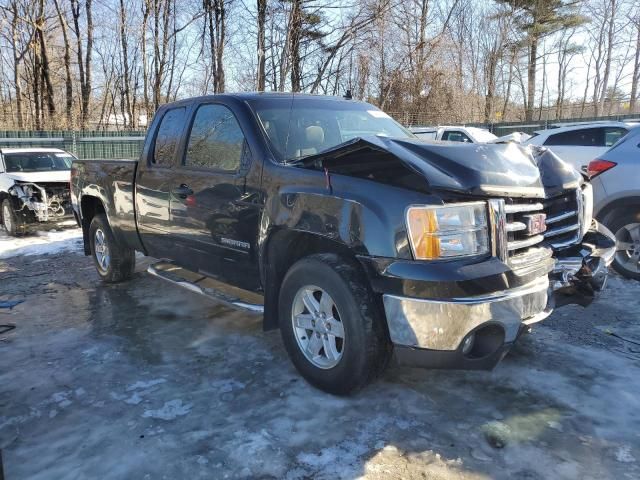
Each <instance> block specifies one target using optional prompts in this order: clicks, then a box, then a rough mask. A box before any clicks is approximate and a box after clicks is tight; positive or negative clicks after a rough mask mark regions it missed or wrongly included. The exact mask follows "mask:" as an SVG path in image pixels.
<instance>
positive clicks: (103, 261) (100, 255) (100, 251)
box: [93, 228, 111, 272]
mask: <svg viewBox="0 0 640 480" xmlns="http://www.w3.org/2000/svg"><path fill="white" fill-rule="evenodd" d="M93 248H94V250H95V255H96V261H97V262H98V267H99V268H100V270H101V271H103V272H106V271H107V270H108V269H109V263H110V262H111V257H110V255H109V246H108V245H107V239H106V238H105V234H104V232H103V231H102V230H101V229H100V228H99V229H97V230H96V233H95V235H94V243H93Z"/></svg>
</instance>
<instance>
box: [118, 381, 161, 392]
mask: <svg viewBox="0 0 640 480" xmlns="http://www.w3.org/2000/svg"><path fill="white" fill-rule="evenodd" d="M165 382H166V380H165V379H164V378H157V379H155V380H148V381H146V382H143V381H138V382H136V383H132V384H131V385H129V386H128V387H127V392H131V391H132V390H142V389H145V388H150V387H153V386H155V385H159V384H161V383H165Z"/></svg>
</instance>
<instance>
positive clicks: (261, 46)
mask: <svg viewBox="0 0 640 480" xmlns="http://www.w3.org/2000/svg"><path fill="white" fill-rule="evenodd" d="M257 1H258V3H257V5H258V75H257V77H258V78H257V79H256V83H257V89H258V91H259V92H264V89H265V83H266V82H265V80H266V79H265V63H266V57H265V50H266V46H265V22H266V19H267V0H257Z"/></svg>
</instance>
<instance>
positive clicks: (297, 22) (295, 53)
mask: <svg viewBox="0 0 640 480" xmlns="http://www.w3.org/2000/svg"><path fill="white" fill-rule="evenodd" d="M301 36H302V0H292V6H291V44H290V48H291V49H290V58H291V91H292V92H299V91H300V90H301V85H302V78H301V76H302V72H301V65H300V38H301Z"/></svg>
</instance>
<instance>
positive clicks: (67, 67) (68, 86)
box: [53, 0, 73, 128]
mask: <svg viewBox="0 0 640 480" xmlns="http://www.w3.org/2000/svg"><path fill="white" fill-rule="evenodd" d="M53 3H54V4H55V7H56V12H57V14H58V20H59V22H60V28H61V29H62V39H63V41H64V57H63V61H64V74H65V76H64V87H65V102H66V103H65V115H66V119H67V128H73V79H72V77H71V45H70V43H69V33H68V31H67V30H68V26H67V19H66V18H65V17H64V15H63V13H62V10H60V2H59V0H53Z"/></svg>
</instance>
